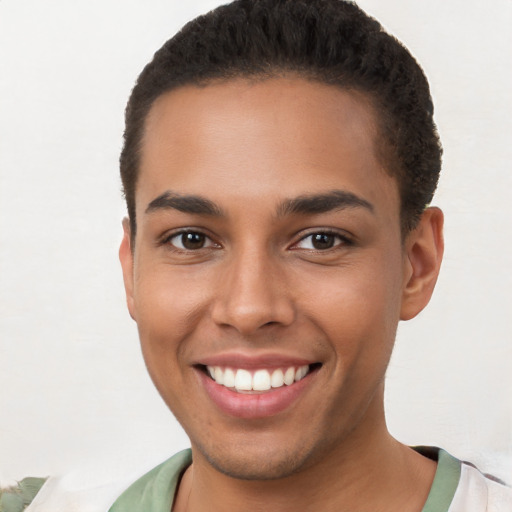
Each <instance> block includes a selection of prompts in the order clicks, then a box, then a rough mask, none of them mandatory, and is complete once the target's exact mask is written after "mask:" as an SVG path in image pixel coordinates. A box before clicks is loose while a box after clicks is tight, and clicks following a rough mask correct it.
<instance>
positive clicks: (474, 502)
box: [448, 464, 512, 512]
mask: <svg viewBox="0 0 512 512" xmlns="http://www.w3.org/2000/svg"><path fill="white" fill-rule="evenodd" d="M448 512H512V489H511V488H510V487H505V486H504V485H500V484H499V483H497V482H494V481H493V480H490V479H489V478H486V477H485V476H484V475H482V473H480V471H478V469H475V468H473V467H471V466H468V465H467V464H462V467H461V475H460V480H459V485H458V486H457V490H456V491H455V495H454V497H453V501H452V503H451V505H450V508H449V509H448Z"/></svg>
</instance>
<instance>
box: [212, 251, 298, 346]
mask: <svg viewBox="0 0 512 512" xmlns="http://www.w3.org/2000/svg"><path fill="white" fill-rule="evenodd" d="M276 259H277V258H274V259H273V258H272V257H271V256H269V255H268V254H265V251H256V250H248V251H244V252H243V253H242V254H240V255H238V256H236V257H233V258H231V259H230V260H229V261H226V263H225V268H224V272H221V273H219V287H218V289H217V293H216V297H215V300H214V304H213V308H212V318H213V321H214V322H215V323H217V324H218V325H220V326H230V327H233V328H234V329H236V330H237V331H238V332H239V333H241V334H242V335H245V336H248V335H251V334H254V333H256V332H257V331H258V330H260V329H262V328H265V327H269V326H278V325H280V326H287V325H290V324H291V323H292V322H293V320H294V318H295V308H294V305H293V301H292V299H291V297H290V296H289V293H288V290H287V286H286V279H285V275H284V272H283V269H282V267H281V266H280V264H279V263H278V262H277V261H275V260H276Z"/></svg>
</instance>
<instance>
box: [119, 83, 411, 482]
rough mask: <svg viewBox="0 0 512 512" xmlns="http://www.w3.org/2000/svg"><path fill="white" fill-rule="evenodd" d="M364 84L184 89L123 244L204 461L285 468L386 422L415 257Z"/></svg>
mask: <svg viewBox="0 0 512 512" xmlns="http://www.w3.org/2000/svg"><path fill="white" fill-rule="evenodd" d="M375 139H376V137H375V120H374V117H373V113H372V110H371V108H370V106H369V105H368V104H367V102H365V99H364V97H363V96H360V95H356V94H355V93H350V92H345V91H342V90H340V89H337V88H333V87H329V86H327V85H320V84H318V83H311V82H307V81H303V80H300V79H284V78H283V79H270V80H266V81H260V82H249V81H245V80H236V81H229V82H223V83H219V84H212V85H209V86H206V87H203V88H196V87H193V86H187V87H183V88H181V89H177V90H174V91H172V92H170V93H167V94H165V95H164V96H162V97H160V98H159V99H158V100H157V101H156V103H155V105H154V106H153V108H152V110H151V112H150V115H149V116H148V119H147V123H146V133H145V137H144V140H143V151H142V161H141V169H140V177H139V181H138V184H137V190H136V215H137V234H136V237H135V246H134V247H130V240H129V239H130V236H129V235H130V234H129V232H128V227H127V223H125V230H126V233H125V238H124V240H123V244H122V246H121V261H122V264H123V270H124V277H125V284H126V290H127V297H128V305H129V309H130V313H131V315H132V317H133V318H134V319H135V320H136V322H137V325H138V329H139V333H140V339H141V344H142V350H143V354H144V358H145V361H146V365H147V367H148V370H149V373H150V374H151V377H152V379H153V381H154V383H155V385H156V387H157V388H158V390H159V392H160V393H161V395H162V397H163V399H164V400H165V402H166V403H167V404H168V406H169V407H170V409H171V410H172V411H173V413H174V414H175V415H176V417H177V418H178V420H179V421H180V423H181V424H182V425H183V427H184V429H185V431H186V432H187V434H188V435H189V437H190V439H191V443H192V448H193V450H194V464H196V463H197V464H200V463H203V464H207V465H210V466H212V467H214V468H216V469H218V470H220V471H222V472H223V473H226V474H228V475H231V476H235V477H238V478H246V479H247V478H249V479H251V478H252V479H268V478H279V477H284V476H287V475H290V474H292V473H295V472H297V471H301V470H303V469H304V470H305V468H310V467H312V466H314V465H315V463H317V462H318V461H320V460H322V459H323V458H325V457H326V456H328V454H333V453H336V452H341V451H343V450H346V449H347V447H348V446H349V445H350V443H351V442H352V441H351V440H353V439H355V438H359V439H361V438H362V439H364V438H365V436H366V437H368V436H371V435H373V433H376V432H377V433H378V431H379V429H380V428H384V416H383V410H382V401H383V397H382V395H383V384H382V381H383V377H384V373H385V369H386V366H387V364H388V360H389V357H390V354H391V350H392V346H393V342H394V337H395V330H396V326H397V323H398V320H399V318H400V316H401V315H403V314H404V312H403V308H404V296H405V294H406V290H407V286H408V285H407V283H408V282H409V280H410V278H411V275H413V274H414V270H413V269H412V266H411V261H410V259H409V257H408V254H407V244H405V245H404V244H403V243H402V240H401V234H400V218H399V195H398V187H397V183H396V181H395V179H394V178H392V177H390V175H389V174H388V173H386V172H385V170H384V169H383V168H382V167H381V165H380V163H379V161H378V160H377V158H376V154H377V151H376V148H375V145H374V141H375Z"/></svg>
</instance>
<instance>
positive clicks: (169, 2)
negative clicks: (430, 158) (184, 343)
mask: <svg viewBox="0 0 512 512" xmlns="http://www.w3.org/2000/svg"><path fill="white" fill-rule="evenodd" d="M217 4H218V2H217V1H213V0H212V1H207V0H202V1H191V2H184V1H182V0H166V1H163V0H150V1H147V0H144V1H142V0H130V1H128V0H74V1H73V2H70V1H65V0H45V1H41V0H0V478H3V481H5V480H6V479H13V478H22V477H24V476H27V475H48V474H52V475H58V474H66V473H69V472H73V471H74V472H77V471H87V470H92V472H93V473H94V474H95V475H96V477H97V479H98V482H101V480H102V479H104V478H107V477H108V475H112V474H113V473H115V472H124V473H134V474H135V473H138V472H141V471H143V470H144V469H146V468H148V467H150V466H152V465H154V464H156V463H157V462H159V461H161V460H163V459H164V458H166V457H168V456H169V455H170V454H171V453H172V452H174V451H176V450H177V449H180V448H182V447H186V446H187V438H186V436H185V435H184V434H183V433H182V431H181V430H180V427H179V426H178V425H177V424H176V422H175V420H174V419H173V418H172V416H171V414H170V413H169V412H168V411H167V410H166V408H165V406H164V404H163V402H162V401H161V400H160V398H159V397H158V395H157V393H156V391H154V389H153V387H152V384H151V382H150V380H149V377H148V376H147V375H146V371H145V368H144V365H143V362H142V358H141V356H140V351H139V347H138V340H137V333H136V328H135V325H134V324H133V323H132V321H131V320H130V318H129V316H128V314H127V313H126V311H125V306H124V295H123V289H122V281H121V272H120V269H119V265H118V261H117V246H118V243H119V241H120V238H121V223H120V221H121V218H122V216H123V215H124V205H123V202H122V199H121V194H120V182H119V179H118V165H117V159H118V154H119V150H120V146H121V134H122V130H123V109H124V105H125V102H126V99H127V97H128V94H129V91H130V89H131V87H132V85H133V82H134V80H135V78H136V76H137V74H138V73H139V71H140V70H141V68H142V66H143V65H144V64H145V63H146V62H147V61H148V60H149V59H150V57H151V56H152V54H153V52H154V51H155V50H156V49H157V48H158V47H159V46H160V45H161V44H162V43H163V42H164V41H165V40H166V39H168V38H169V37H170V36H171V35H172V34H173V33H174V32H175V31H176V30H177V29H178V28H179V27H180V26H181V25H182V24H183V23H184V22H185V21H187V20H188V19H190V18H191V17H193V16H194V15H196V14H199V13H200V12H203V11H205V10H207V9H209V8H211V7H213V6H215V5H217ZM360 5H361V6H362V7H363V8H365V9H366V10H367V11H368V12H369V13H371V14H373V15H374V16H376V17H377V18H378V19H379V20H380V21H381V22H382V23H383V24H384V25H385V27H387V28H388V29H389V30H390V31H391V32H392V33H394V34H395V35H396V36H397V37H398V38H399V39H401V40H402V41H403V42H404V43H405V44H406V45H407V46H408V47H409V49H410V50H411V51H412V53H413V54H414V55H415V56H416V57H417V58H418V60H419V61H420V62H421V63H422V65H423V67H424V69H425V70H426V73H427V75H428V76H429V79H430V81H431V84H432V91H433V96H434V100H435V104H436V120H437V123H438V126H439V130H440V132H441V136H442V139H443V142H444V147H445V157H444V171H443V172H444V174H443V178H442V181H441V185H440V188H439V192H438V194H437V197H436V200H435V204H437V205H439V206H441V207H442V208H443V209H444V211H445V213H446V242H447V249H446V257H445V262H444V266H443V269H442V273H441V276H440V281H439V284H438V288H437V290H436V293H435V296H434V299H433V300H432V303H431V305H430V306H429V308H428V309H427V310H426V311H425V312H424V313H423V314H421V315H420V317H419V318H418V319H415V320H413V321H412V322H408V323H407V324H403V325H402V326H401V327H400V330H399V336H398V342H397V348H396V351H395V354H394V357H393V360H392V364H391V368H390V370H389V373H388V377H387V409H388V419H389V425H390V429H391V431H392V432H393V433H394V434H395V435H396V436H397V437H398V438H399V439H401V440H402V441H404V442H406V443H411V444H434V445H441V446H443V447H445V448H447V449H448V450H449V451H451V452H452V453H453V454H454V455H456V456H458V457H461V458H466V459H470V460H472V461H474V462H475V463H477V464H478V465H479V466H480V467H481V468H482V469H484V470H486V471H490V472H493V473H494V474H496V475H497V476H500V477H501V478H503V479H505V480H508V482H509V483H512V320H511V317H512V276H511V274H512V273H511V263H512V257H511V254H512V208H511V206H510V196H511V191H512V173H511V162H512V149H511V147H512V144H511V143H512V140H511V133H512V123H511V114H512V108H511V107H512V104H511V103H512V102H511V90H512V74H511V62H512V36H511V34H512V31H511V30H510V26H511V24H512V2H511V0H491V1H490V2H488V3H487V4H486V5H487V7H485V8H484V7H483V4H482V3H481V2H480V1H475V0H469V1H468V0H430V1H428V2H426V1H412V0H387V1H382V0H362V1H361V2H360Z"/></svg>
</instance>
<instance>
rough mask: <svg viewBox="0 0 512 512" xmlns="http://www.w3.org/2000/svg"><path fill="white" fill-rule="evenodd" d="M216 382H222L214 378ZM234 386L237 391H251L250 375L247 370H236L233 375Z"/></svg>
mask: <svg viewBox="0 0 512 512" xmlns="http://www.w3.org/2000/svg"><path fill="white" fill-rule="evenodd" d="M215 382H217V384H222V382H218V381H217V379H215ZM235 388H236V389H237V390H239V391H251V389H252V376H251V373H250V372H248V371H247V370H237V372H236V376H235Z"/></svg>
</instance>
